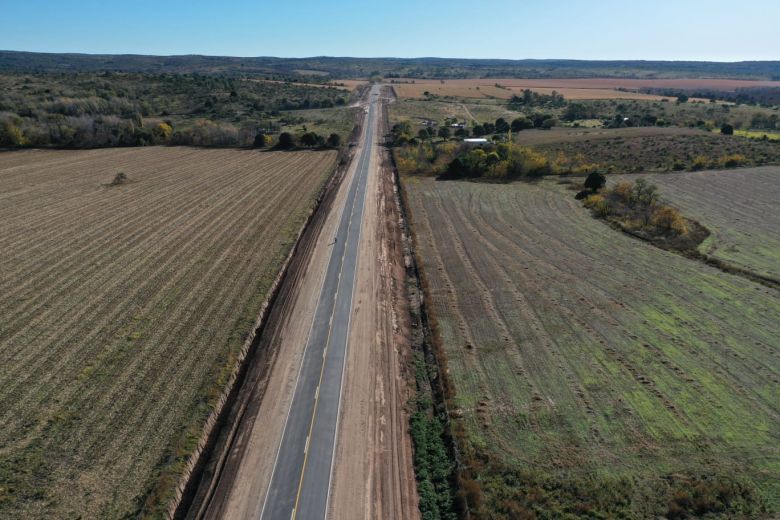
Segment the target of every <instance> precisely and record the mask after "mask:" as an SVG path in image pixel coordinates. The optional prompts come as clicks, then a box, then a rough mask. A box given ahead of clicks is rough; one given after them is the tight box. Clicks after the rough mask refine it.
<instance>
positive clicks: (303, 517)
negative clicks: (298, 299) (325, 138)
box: [260, 87, 379, 520]
mask: <svg viewBox="0 0 780 520" xmlns="http://www.w3.org/2000/svg"><path fill="white" fill-rule="evenodd" d="M378 92H379V87H373V89H372V91H371V95H370V96H369V100H370V102H369V109H368V115H367V117H366V125H365V130H364V134H363V147H362V149H361V152H360V155H359V157H358V163H357V170H356V171H355V175H354V176H353V178H352V181H351V185H350V187H349V192H348V194H347V200H346V202H345V205H344V209H343V213H342V215H341V219H340V220H339V224H338V228H337V231H336V235H335V236H333V237H322V238H321V240H329V241H330V242H332V243H333V245H332V251H331V256H330V260H329V262H328V268H327V272H326V274H325V279H324V281H323V285H322V289H321V291H320V296H319V301H318V303H317V308H316V311H315V315H314V321H313V322H312V325H311V330H310V332H309V338H308V341H307V344H306V348H305V350H304V354H303V359H302V361H301V366H300V369H299V373H298V378H297V380H296V386H295V393H294V395H293V400H292V404H291V406H290V410H289V413H288V416H287V420H286V422H285V426H284V432H283V433H282V441H281V444H280V446H279V451H278V453H277V456H276V462H275V464H274V469H273V473H272V476H271V483H270V486H269V488H268V493H267V495H266V497H265V498H264V500H263V501H262V502H261V503H260V508H261V510H260V515H261V518H262V519H263V520H282V519H283V520H288V519H291V518H294V519H297V520H313V519H317V520H322V519H323V518H324V517H325V513H326V510H327V504H328V495H329V490H330V479H331V473H332V468H333V454H334V451H335V448H336V428H337V425H338V416H339V409H340V401H341V386H342V379H343V376H344V361H345V358H346V352H347V338H348V337H349V326H350V316H351V314H352V294H353V287H354V283H355V274H356V271H357V259H358V243H359V242H360V232H361V228H362V222H363V207H364V202H365V196H366V181H367V177H368V175H369V171H370V162H371V161H370V158H371V148H372V147H373V146H374V126H375V125H374V118H375V117H376V99H377V94H378Z"/></svg>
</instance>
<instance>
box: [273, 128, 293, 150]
mask: <svg viewBox="0 0 780 520" xmlns="http://www.w3.org/2000/svg"><path fill="white" fill-rule="evenodd" d="M294 146H295V140H294V139H293V136H292V134H291V133H289V132H282V133H281V134H279V140H278V141H277V143H276V147H277V148H280V149H282V150H289V149H290V148H293V147H294Z"/></svg>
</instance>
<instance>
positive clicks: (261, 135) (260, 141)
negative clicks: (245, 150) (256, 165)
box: [254, 132, 269, 148]
mask: <svg viewBox="0 0 780 520" xmlns="http://www.w3.org/2000/svg"><path fill="white" fill-rule="evenodd" d="M268 139H269V136H267V135H266V134H265V132H257V135H255V142H254V146H255V148H264V147H265V146H267V145H268Z"/></svg>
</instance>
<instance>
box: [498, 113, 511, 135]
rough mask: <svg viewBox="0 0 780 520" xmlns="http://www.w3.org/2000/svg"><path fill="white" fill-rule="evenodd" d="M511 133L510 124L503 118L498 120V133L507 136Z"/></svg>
mask: <svg viewBox="0 0 780 520" xmlns="http://www.w3.org/2000/svg"><path fill="white" fill-rule="evenodd" d="M508 131H509V123H507V122H506V120H505V119H504V118H503V117H499V118H498V119H496V133H499V134H505V133H507V132H508Z"/></svg>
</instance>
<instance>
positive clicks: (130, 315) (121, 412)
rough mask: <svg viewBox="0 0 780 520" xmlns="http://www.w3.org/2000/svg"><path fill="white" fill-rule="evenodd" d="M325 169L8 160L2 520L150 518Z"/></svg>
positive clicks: (307, 162)
mask: <svg viewBox="0 0 780 520" xmlns="http://www.w3.org/2000/svg"><path fill="white" fill-rule="evenodd" d="M335 163H336V153H335V152H260V151H252V150H202V149H200V150H198V149H189V148H145V149H111V150H92V151H24V152H9V153H3V154H0V251H2V256H0V316H2V321H1V322H0V423H2V425H3V426H2V429H0V516H2V517H4V518H9V517H10V518H75V517H84V518H117V517H130V516H138V515H143V514H147V513H152V514H155V512H156V513H159V512H160V510H158V509H154V508H155V507H164V506H165V505H166V502H165V501H166V499H167V498H170V497H168V496H167V494H168V493H171V492H172V487H173V485H175V484H176V479H177V477H178V472H180V471H181V470H182V468H183V463H184V461H185V460H186V457H187V456H188V455H189V453H190V451H191V450H192V449H193V448H194V444H195V443H196V442H197V440H198V437H199V436H200V433H201V429H202V426H203V423H204V421H205V420H206V417H207V416H208V414H209V412H210V411H211V408H212V407H213V405H214V403H215V400H216V399H217V398H218V396H219V394H220V392H221V391H222V389H223V386H224V384H225V382H226V380H227V377H228V376H229V375H230V372H231V370H232V369H233V367H234V364H235V358H236V355H237V354H238V352H239V350H240V349H241V347H242V345H243V343H244V341H245V338H246V337H247V335H248V334H249V333H250V331H251V330H252V328H253V327H254V324H255V320H256V319H257V315H258V313H259V311H260V307H261V304H262V302H263V301H264V299H265V297H266V293H267V291H268V289H269V287H270V286H271V284H272V282H273V280H274V278H275V277H276V275H277V273H278V271H279V269H280V266H281V265H282V262H283V261H284V259H285V257H286V256H287V254H288V252H289V250H290V248H291V247H292V244H293V242H294V240H295V238H296V236H297V234H298V232H299V230H300V228H301V226H302V224H303V223H304V222H305V220H306V218H307V216H308V215H309V213H310V211H311V208H312V207H313V205H314V201H315V198H316V196H317V193H318V192H319V190H320V188H321V186H322V185H323V183H324V182H325V180H326V179H327V178H328V176H329V174H330V173H331V172H332V171H333V168H334V166H335ZM118 172H124V173H125V174H126V176H127V178H128V181H127V182H125V183H124V184H120V185H115V186H111V185H110V184H111V181H112V179H113V178H114V176H115V175H116V174H117V173H118ZM161 479H163V480H162V481H161ZM161 482H162V483H161ZM153 492H154V493H156V495H150V494H151V493H153Z"/></svg>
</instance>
